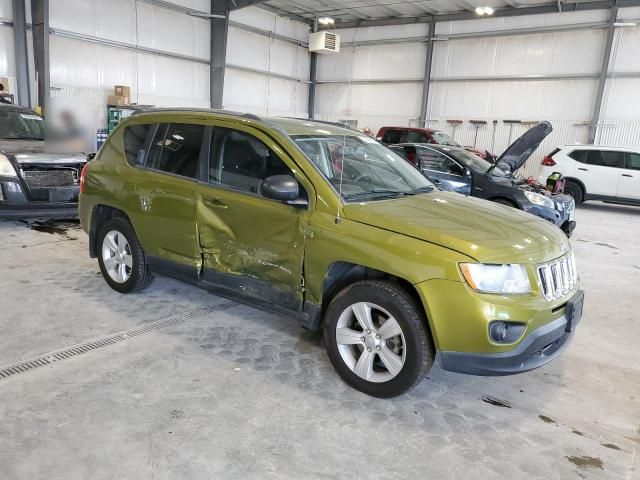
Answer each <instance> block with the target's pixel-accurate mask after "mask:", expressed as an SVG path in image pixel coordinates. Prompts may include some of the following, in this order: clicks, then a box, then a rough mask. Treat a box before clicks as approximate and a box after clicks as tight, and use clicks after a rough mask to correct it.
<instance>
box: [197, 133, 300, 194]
mask: <svg viewBox="0 0 640 480" xmlns="http://www.w3.org/2000/svg"><path fill="white" fill-rule="evenodd" d="M213 143H214V148H213V149H212V151H213V155H212V159H211V162H210V167H209V183H211V184H214V185H216V184H217V185H224V186H227V187H230V188H233V189H235V190H239V191H241V192H246V193H252V194H256V195H259V194H260V185H261V184H262V182H263V181H264V180H265V179H266V178H268V177H271V176H272V175H291V176H293V173H292V172H291V170H290V169H289V167H287V165H286V164H285V163H284V162H283V161H282V160H281V159H280V158H279V157H278V156H277V155H276V154H275V153H274V152H273V151H271V149H269V147H267V146H266V145H265V144H264V143H262V142H261V141H260V140H258V139H257V138H256V137H254V136H252V135H249V134H247V133H244V132H240V131H237V130H230V129H226V128H219V129H216V130H215V134H214V136H213ZM301 192H302V188H301Z"/></svg>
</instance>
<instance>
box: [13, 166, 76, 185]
mask: <svg viewBox="0 0 640 480" xmlns="http://www.w3.org/2000/svg"><path fill="white" fill-rule="evenodd" d="M22 175H23V177H24V180H25V181H26V182H27V185H28V186H29V188H51V187H71V186H73V185H75V184H76V179H77V174H76V173H75V169H58V170H27V171H25V172H23V174H22Z"/></svg>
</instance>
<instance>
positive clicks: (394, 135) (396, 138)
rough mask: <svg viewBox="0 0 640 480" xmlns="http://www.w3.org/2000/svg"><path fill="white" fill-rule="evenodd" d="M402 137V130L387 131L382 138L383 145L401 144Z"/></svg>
mask: <svg viewBox="0 0 640 480" xmlns="http://www.w3.org/2000/svg"><path fill="white" fill-rule="evenodd" d="M401 136H402V130H395V129H390V130H385V132H384V135H383V136H382V142H383V143H400V137H401Z"/></svg>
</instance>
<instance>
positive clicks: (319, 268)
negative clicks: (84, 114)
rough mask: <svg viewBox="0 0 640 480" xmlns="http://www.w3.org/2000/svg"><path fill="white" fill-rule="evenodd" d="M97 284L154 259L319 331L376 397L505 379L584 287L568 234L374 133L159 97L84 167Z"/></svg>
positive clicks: (340, 363)
mask: <svg viewBox="0 0 640 480" xmlns="http://www.w3.org/2000/svg"><path fill="white" fill-rule="evenodd" d="M79 213H80V219H81V221H82V226H83V228H84V230H85V231H86V232H87V234H88V235H89V240H90V241H89V248H90V255H91V256H92V257H97V258H98V262H99V264H100V269H101V271H102V274H103V275H104V278H105V280H106V282H107V283H108V284H109V285H110V286H111V287H112V288H113V289H115V290H117V291H118V292H122V293H129V292H135V291H139V290H142V289H143V288H145V287H147V286H148V285H149V284H150V283H151V280H152V278H153V273H162V274H165V275H170V276H172V277H175V278H179V279H182V280H184V281H187V282H191V283H194V284H197V285H201V286H204V287H206V288H210V289H213V290H215V291H216V292H219V293H221V294H223V295H232V296H234V297H239V298H242V299H244V300H245V301H247V302H250V303H253V304H256V305H257V306H262V307H265V306H268V307H270V308H272V309H275V310H277V311H280V312H283V313H287V314H291V315H293V316H295V317H297V318H298V319H299V320H300V322H301V323H302V325H303V326H305V327H306V328H309V329H320V328H322V329H324V338H325V342H326V348H327V352H328V355H329V358H330V360H331V362H332V363H333V366H334V367H335V369H336V370H337V371H338V373H339V374H340V376H341V377H342V378H343V379H344V380H345V381H346V382H347V383H349V384H350V385H352V386H353V387H354V388H356V389H358V390H361V391H363V392H366V393H368V394H370V395H375V396H379V397H390V396H394V395H398V394H400V393H402V392H404V391H405V390H407V389H409V388H411V387H412V386H414V385H416V384H417V383H418V382H419V381H420V380H421V379H422V378H423V377H424V375H425V374H426V373H427V372H428V371H429V369H430V368H431V366H432V364H433V362H434V360H435V358H436V356H437V357H438V359H439V363H440V365H441V367H442V368H444V369H446V370H450V371H455V372H463V373H469V374H476V375H507V374H512V373H518V372H524V371H527V370H531V369H534V368H536V367H539V366H541V365H543V364H545V363H546V362H548V361H550V360H551V359H553V358H555V357H556V356H558V355H559V354H560V352H561V351H563V350H564V348H565V347H566V346H567V345H568V344H569V342H570V340H571V338H572V336H573V334H574V331H575V327H576V324H577V323H578V321H579V320H580V317H581V313H582V304H583V293H582V292H581V291H580V290H578V276H577V273H576V267H575V261H574V257H573V254H572V252H571V249H570V246H569V243H568V240H567V238H566V236H565V235H564V234H563V233H562V231H560V230H559V229H557V228H556V227H554V226H553V225H551V224H549V223H548V222H545V221H544V220H541V219H538V218H537V217H534V216H533V215H529V214H526V213H523V212H519V211H517V210H515V209H513V208H509V207H505V206H502V205H497V204H493V203H490V202H487V201H484V200H479V199H475V198H466V197H463V196H461V195H459V194H456V193H448V192H444V191H441V190H439V189H438V188H436V187H435V186H434V185H433V184H432V183H430V182H429V180H427V179H426V178H425V177H424V176H422V175H421V174H420V173H419V172H418V171H417V170H416V169H415V168H413V167H412V166H411V165H410V164H408V163H407V162H406V161H405V160H403V159H402V158H401V157H399V156H397V155H396V154H395V153H394V152H393V151H391V150H389V149H388V148H387V147H386V146H384V145H382V144H380V143H378V142H377V141H375V140H374V139H372V138H370V137H368V136H365V135H362V134H360V133H358V132H355V131H352V130H348V129H343V128H340V127H336V126H334V125H329V124H325V123H321V122H313V121H306V120H292V119H282V118H258V117H256V116H253V115H241V114H234V113H230V112H221V111H211V110H207V111H198V110H188V111H187V110H154V111H148V112H145V113H141V114H137V115H134V116H132V117H130V118H128V119H126V120H124V121H123V122H121V124H120V125H119V126H118V128H117V129H116V130H115V131H114V132H113V134H112V135H111V136H110V138H109V139H108V141H107V142H106V143H105V144H104V146H103V147H102V148H101V149H100V152H99V153H98V155H97V157H96V159H95V160H93V161H91V162H89V163H88V164H87V167H85V169H84V170H83V172H82V176H81V194H80V200H79Z"/></svg>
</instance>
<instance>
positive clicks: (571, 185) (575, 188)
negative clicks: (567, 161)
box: [564, 180, 584, 205]
mask: <svg viewBox="0 0 640 480" xmlns="http://www.w3.org/2000/svg"><path fill="white" fill-rule="evenodd" d="M564 193H566V194H567V195H570V196H571V197H573V201H574V202H575V203H576V205H578V204H579V203H582V200H583V199H584V194H583V193H582V188H581V187H580V185H578V184H577V183H576V182H572V181H571V180H567V181H566V183H565V184H564Z"/></svg>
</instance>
